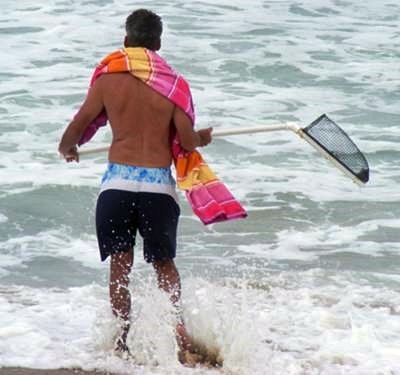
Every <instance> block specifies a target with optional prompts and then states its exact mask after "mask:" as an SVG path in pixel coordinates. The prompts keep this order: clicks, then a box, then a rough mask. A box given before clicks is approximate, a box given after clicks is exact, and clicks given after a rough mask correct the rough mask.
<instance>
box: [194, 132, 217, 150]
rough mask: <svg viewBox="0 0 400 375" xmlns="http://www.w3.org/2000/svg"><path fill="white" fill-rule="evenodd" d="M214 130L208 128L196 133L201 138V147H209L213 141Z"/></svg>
mask: <svg viewBox="0 0 400 375" xmlns="http://www.w3.org/2000/svg"><path fill="white" fill-rule="evenodd" d="M212 130H213V128H211V127H210V128H206V129H200V130H198V131H197V132H196V133H197V135H198V136H199V146H200V147H203V146H207V145H208V144H209V143H210V142H211V141H212V135H211V133H212Z"/></svg>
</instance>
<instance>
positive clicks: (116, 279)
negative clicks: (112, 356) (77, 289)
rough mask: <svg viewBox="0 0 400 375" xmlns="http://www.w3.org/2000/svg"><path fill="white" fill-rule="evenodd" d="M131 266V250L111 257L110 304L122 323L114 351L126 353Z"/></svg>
mask: <svg viewBox="0 0 400 375" xmlns="http://www.w3.org/2000/svg"><path fill="white" fill-rule="evenodd" d="M132 265H133V250H132V249H130V250H128V251H121V252H118V253H116V254H113V255H111V262H110V302H111V308H112V312H113V314H114V315H115V316H116V317H117V318H119V319H120V320H121V322H122V332H121V335H120V337H119V338H118V341H117V344H116V350H118V351H122V352H126V351H128V347H127V345H126V338H127V337H128V332H129V328H130V321H129V318H130V311H131V295H130V293H129V289H128V285H129V274H130V272H131V269H132Z"/></svg>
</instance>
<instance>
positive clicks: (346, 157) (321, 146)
mask: <svg viewBox="0 0 400 375" xmlns="http://www.w3.org/2000/svg"><path fill="white" fill-rule="evenodd" d="M318 126H320V128H318ZM327 126H329V129H327ZM324 127H325V128H324ZM315 129H317V131H315ZM327 130H328V131H327ZM318 131H319V132H320V133H321V134H322V136H320V137H319V138H318ZM324 132H325V133H329V137H328V136H324V134H323V133H324ZM299 133H300V134H299V135H300V136H301V137H302V138H304V139H305V140H306V141H307V142H308V143H309V144H310V145H311V146H313V147H314V148H315V149H316V150H317V151H319V152H320V153H321V154H322V155H323V156H324V157H325V158H327V159H328V160H329V161H331V162H332V163H333V164H334V165H335V166H336V167H337V168H339V169H340V170H341V171H342V172H343V173H345V174H346V175H347V176H349V177H350V178H351V179H352V180H353V181H354V182H356V183H357V184H358V185H364V184H366V183H367V182H368V181H369V165H368V161H367V159H366V158H365V156H364V155H363V153H362V152H361V151H360V149H359V148H358V147H357V146H356V144H355V143H354V142H353V141H352V140H351V138H350V137H349V136H348V135H347V133H346V132H345V131H344V130H343V129H342V128H341V127H340V126H338V125H337V124H336V123H335V122H334V121H332V120H331V119H330V118H329V117H328V116H327V115H326V114H323V115H321V116H320V117H318V118H317V119H316V120H315V121H313V122H312V123H311V124H310V125H308V126H307V127H305V128H302V129H301V130H300V132H299ZM313 133H314V134H313ZM315 133H316V134H315ZM332 134H334V135H335V136H336V138H337V139H339V142H338V141H337V139H334V141H332V139H333V135H332ZM316 135H317V136H316ZM328 138H329V139H328ZM329 143H330V145H329ZM335 147H336V148H337V149H339V151H337V150H336V151H335V149H334V148H335ZM351 164H353V165H351ZM355 167H358V168H355ZM357 169H358V170H357Z"/></svg>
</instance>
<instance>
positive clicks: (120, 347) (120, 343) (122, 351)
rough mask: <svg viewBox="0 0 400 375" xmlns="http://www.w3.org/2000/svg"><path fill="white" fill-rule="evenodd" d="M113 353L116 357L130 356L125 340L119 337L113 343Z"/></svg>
mask: <svg viewBox="0 0 400 375" xmlns="http://www.w3.org/2000/svg"><path fill="white" fill-rule="evenodd" d="M114 353H115V355H116V356H117V357H120V358H122V359H125V360H128V359H131V358H132V354H131V352H130V351H129V348H128V345H126V342H125V341H124V340H123V339H122V338H121V337H120V338H119V339H118V340H117V342H116V343H115V348H114Z"/></svg>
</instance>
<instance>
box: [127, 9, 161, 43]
mask: <svg viewBox="0 0 400 375" xmlns="http://www.w3.org/2000/svg"><path fill="white" fill-rule="evenodd" d="M125 29H126V37H127V47H144V48H148V49H150V50H153V51H154V50H156V49H157V48H159V45H160V39H161V34H162V21H161V17H160V16H158V15H157V14H155V13H153V12H152V11H151V10H147V9H138V10H135V11H134V12H132V13H131V14H130V15H129V16H128V18H127V19H126V22H125Z"/></svg>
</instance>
